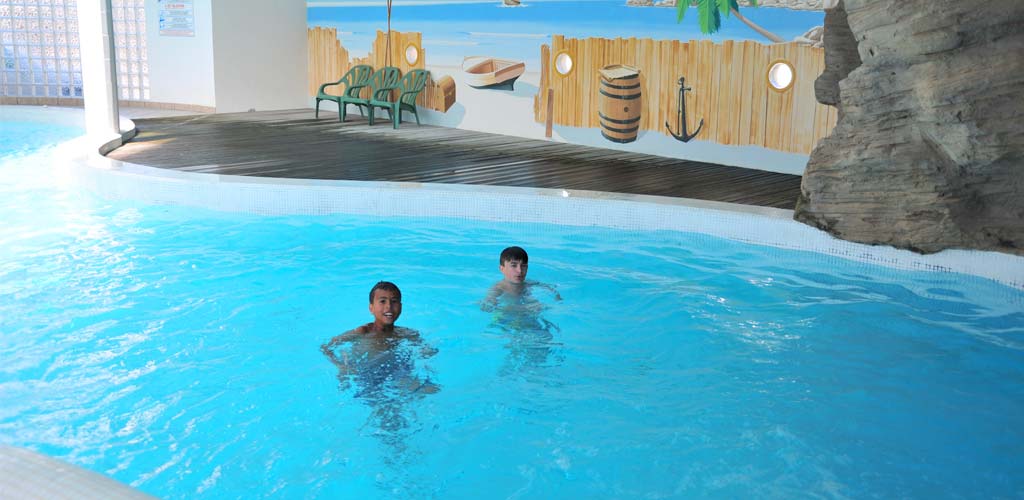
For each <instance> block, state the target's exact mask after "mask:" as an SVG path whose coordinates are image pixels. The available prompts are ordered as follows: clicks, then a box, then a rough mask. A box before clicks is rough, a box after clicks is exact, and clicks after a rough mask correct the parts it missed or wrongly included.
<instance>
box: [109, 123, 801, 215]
mask: <svg viewBox="0 0 1024 500" xmlns="http://www.w3.org/2000/svg"><path fill="white" fill-rule="evenodd" d="M312 116H313V112H312V110H310V109H304V110H288V111H268V112H256V113H234V114H220V115H201V116H191V117H173V118H160V119H149V120H143V119H140V120H136V125H137V126H138V127H139V134H138V135H137V136H136V138H134V139H133V140H131V141H130V142H128V143H127V144H125V145H123V146H121V147H120V148H118V149H116V150H114V151H113V152H111V153H110V155H109V156H110V157H112V158H115V159H118V160H122V161H129V162H132V163H141V164H145V165H151V166H154V167H161V168H172V169H179V170H184V171H193V172H209V173H219V174H230V175H253V176H269V177H282V178H308V179H348V180H377V181H406V182H463V183H470V184H487V185H508V186H531V187H539V188H565V189H589V190H597V191H611V192H624V193H634V194H651V195H659V196H677V197H679V196H682V197H688V198H699V199H708V200H716V201H730V202H737V203H747V204H754V205H762V206H773V207H780V208H792V207H793V205H794V203H795V200H796V197H797V196H798V195H799V188H800V178H799V176H793V175H786V174H777V173H772V172H762V171H756V170H749V169H743V168H738V167H728V166H722V165H714V164H708V163H700V162H692V161H685V160H678V159H672V158H664V157H656V156H650V155H643V154H637V153H631V152H626V151H616V150H611V149H602V148H588V147H584V146H579V145H572V144H563V143H553V142H549V141H537V140H530V139H522V138H518V137H510V136H502V135H496V134H486V133H482V132H473V131H465V130H458V129H451V128H443V127H432V126H422V127H417V126H415V125H404V124H403V127H402V128H400V129H399V130H393V129H392V128H391V127H390V126H389V125H387V124H384V125H376V126H374V127H368V126H366V122H365V121H364V120H353V121H350V122H346V123H339V122H337V120H331V119H323V118H321V119H320V120H314V119H313V118H312Z"/></svg>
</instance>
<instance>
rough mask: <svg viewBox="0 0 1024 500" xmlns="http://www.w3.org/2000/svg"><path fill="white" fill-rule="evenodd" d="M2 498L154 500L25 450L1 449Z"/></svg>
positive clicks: (112, 482)
mask: <svg viewBox="0 0 1024 500" xmlns="http://www.w3.org/2000/svg"><path fill="white" fill-rule="evenodd" d="M0 498H11V499H15V498H16V499H19V500H153V499H155V498H156V497H154V496H150V495H147V494H145V493H143V492H141V491H139V490H136V489H134V488H132V487H130V486H127V485H125V484H123V483H120V482H117V481H115V480H113V479H111V478H109V477H107V476H104V475H103V474H99V473H96V472H93V471H90V470H87V469H83V468H81V467H79V466H77V465H72V464H69V463H67V462H65V461H63V460H58V459H56V458H53V457H48V456H46V455H43V454H41V453H37V452H34V451H32V450H28V449H25V448H16V447H14V446H7V445H0Z"/></svg>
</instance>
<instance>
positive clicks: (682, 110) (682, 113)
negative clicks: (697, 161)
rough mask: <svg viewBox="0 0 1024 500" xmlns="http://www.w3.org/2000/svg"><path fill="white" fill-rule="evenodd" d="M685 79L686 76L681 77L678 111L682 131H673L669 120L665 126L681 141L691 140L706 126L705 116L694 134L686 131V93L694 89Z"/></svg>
mask: <svg viewBox="0 0 1024 500" xmlns="http://www.w3.org/2000/svg"><path fill="white" fill-rule="evenodd" d="M685 81H686V78H684V77H679V113H678V115H679V118H678V120H679V121H678V124H679V127H678V128H680V129H681V130H680V133H679V134H677V133H675V132H673V131H672V127H671V126H670V125H669V124H668V122H665V128H667V129H668V133H670V134H672V137H675V138H676V139H677V140H680V141H683V142H690V139H693V138H694V137H696V136H697V134H699V133H700V129H701V128H703V127H704V119H703V118H701V119H700V123H698V124H697V130H694V131H693V133H692V134H688V133H686V97H685V95H686V91H687V90H693V89H691V88H690V87H687V86H686V83H685Z"/></svg>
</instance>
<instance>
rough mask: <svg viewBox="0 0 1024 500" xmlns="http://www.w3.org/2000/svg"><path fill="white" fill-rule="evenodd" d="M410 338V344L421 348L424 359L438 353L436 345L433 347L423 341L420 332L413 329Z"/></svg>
mask: <svg viewBox="0 0 1024 500" xmlns="http://www.w3.org/2000/svg"><path fill="white" fill-rule="evenodd" d="M408 339H409V343H410V344H412V345H414V346H416V347H419V348H420V356H422V357H423V359H426V358H429V357H431V356H433V355H435V354H437V348H436V347H431V346H429V345H427V344H426V343H424V342H423V337H422V336H420V332H417V331H416V330H412V335H409V337H408Z"/></svg>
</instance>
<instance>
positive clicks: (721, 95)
mask: <svg viewBox="0 0 1024 500" xmlns="http://www.w3.org/2000/svg"><path fill="white" fill-rule="evenodd" d="M718 52H719V56H718V57H716V59H717V60H718V61H719V64H718V71H719V74H720V78H721V81H722V82H723V83H725V84H724V85H717V87H718V89H719V90H718V100H717V103H718V104H717V106H716V109H715V118H716V120H715V121H716V122H717V123H718V127H717V129H716V130H715V132H716V134H715V142H717V143H719V144H734V142H733V136H734V135H735V133H736V129H738V128H739V104H740V103H739V88H740V87H742V86H743V84H742V81H741V80H740V79H739V78H738V76H739V71H740V70H741V69H742V63H740V64H737V58H736V54H735V52H736V43H735V42H734V41H733V40H725V41H724V42H723V43H722V45H721V46H720V47H719V49H718Z"/></svg>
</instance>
